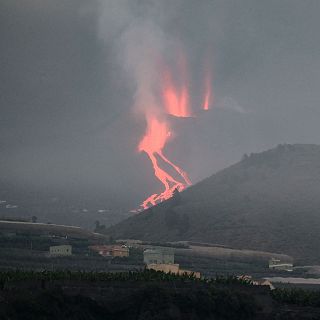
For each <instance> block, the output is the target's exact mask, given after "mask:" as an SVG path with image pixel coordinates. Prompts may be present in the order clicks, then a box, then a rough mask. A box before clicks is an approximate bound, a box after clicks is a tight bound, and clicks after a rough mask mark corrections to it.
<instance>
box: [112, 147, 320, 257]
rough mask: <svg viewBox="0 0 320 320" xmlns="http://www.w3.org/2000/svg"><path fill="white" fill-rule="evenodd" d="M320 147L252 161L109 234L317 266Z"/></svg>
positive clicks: (265, 154)
mask: <svg viewBox="0 0 320 320" xmlns="http://www.w3.org/2000/svg"><path fill="white" fill-rule="evenodd" d="M319 190H320V146H318V145H306V144H295V145H279V146H278V147H276V148H274V149H271V150H268V151H265V152H262V153H256V154H251V155H245V156H244V157H243V159H242V160H241V161H240V162H238V163H236V164H235V165H233V166H230V167H228V168H226V169H224V170H222V171H220V172H218V173H216V174H214V175H213V176H211V177H209V178H207V179H205V180H203V181H202V182H200V183H197V184H195V185H194V186H191V187H189V188H188V189H186V190H185V191H183V192H181V193H180V194H179V196H178V197H176V196H175V197H173V198H171V199H169V200H167V201H164V202H162V203H160V204H158V205H156V206H154V207H151V208H149V209H148V210H145V211H143V212H142V213H140V214H137V215H135V216H133V217H131V218H129V219H127V220H124V221H122V222H120V223H119V224H117V225H115V226H113V227H111V228H109V229H108V230H107V232H108V233H109V234H110V235H112V236H113V237H115V238H122V239H124V238H131V239H141V240H148V241H177V240H191V241H200V242H211V243H217V244H222V245H226V246H230V247H234V248H246V249H253V250H264V251H270V252H278V253H284V254H289V255H291V256H293V257H294V258H295V259H298V260H299V259H302V260H303V261H304V262H306V261H308V262H310V263H311V262H312V263H319V262H320V251H319V250H318V249H319V243H320V215H319V211H320V197H319Z"/></svg>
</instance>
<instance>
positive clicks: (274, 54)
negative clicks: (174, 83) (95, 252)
mask: <svg viewBox="0 0 320 320" xmlns="http://www.w3.org/2000/svg"><path fill="white" fill-rule="evenodd" d="M319 7H320V2H319V1H318V0H305V1H300V0H281V1H278V0H270V1H261V2H257V1H255V0H244V1H238V0H231V1H224V0H203V1H193V0H185V1H176V0H170V1H165V0H164V1H147V0H145V1H144V0H130V1H129V0H128V1H122V0H119V1H92V2H90V3H88V2H87V1H79V0H77V1H76V0H70V1H68V2H59V1H52V0H50V1H49V0H42V1H37V0H26V1H23V2H21V1H18V0H5V1H1V3H0V36H1V39H2V41H1V56H0V65H1V72H0V77H1V79H0V83H1V90H0V91H1V95H0V108H1V110H0V111H1V115H0V123H1V125H0V145H1V157H0V170H1V172H0V173H1V182H2V183H3V184H4V185H6V184H7V183H8V182H10V183H14V184H15V185H17V186H18V185H22V186H24V187H27V188H28V187H30V186H46V187H48V188H49V187H52V188H55V189H64V190H70V189H73V190H79V189H81V190H82V189H83V190H85V191H86V192H90V190H91V189H92V190H93V189H94V190H95V191H94V192H95V193H96V192H98V191H97V190H99V192H100V193H101V194H102V195H104V196H105V197H106V199H107V198H108V195H109V194H112V195H114V194H116V195H118V197H119V199H120V200H119V203H121V205H124V206H127V207H130V208H132V207H134V206H136V204H137V203H139V202H140V201H141V200H142V199H143V198H144V197H145V195H146V194H147V193H148V190H150V189H154V188H156V186H157V185H158V183H157V182H156V181H155V180H154V179H153V177H152V176H151V175H150V177H149V176H148V175H147V172H150V171H151V168H149V167H148V166H149V164H148V161H147V159H143V157H142V156H141V155H140V154H138V153H137V150H136V146H137V143H138V140H139V138H140V137H141V135H142V134H143V131H144V124H143V123H142V121H141V119H140V117H139V116H136V115H135V114H133V115H132V106H133V105H134V104H135V101H136V98H137V95H136V94H137V92H139V88H138V87H137V82H136V81H135V79H137V77H138V78H139V83H147V84H148V85H149V86H150V87H154V86H156V85H157V83H156V82H157V77H158V74H156V73H153V72H154V71H155V70H156V69H155V68H153V64H152V63H151V65H148V66H146V65H145V64H143V66H141V65H140V64H139V60H141V58H142V57H144V55H146V58H145V59H144V61H149V60H150V59H148V57H149V55H150V50H153V49H156V50H155V51H159V52H160V53H161V54H163V55H164V56H166V57H167V56H170V53H171V52H172V51H174V50H175V48H176V46H181V47H183V49H184V50H185V51H186V53H187V57H188V61H189V64H190V74H191V75H192V86H191V87H192V88H193V89H191V94H192V96H193V99H194V101H195V102H194V104H196V101H197V99H198V98H197V95H198V92H199V90H200V89H199V87H200V86H201V85H202V84H201V76H202V75H201V72H202V71H201V68H202V67H201V64H202V61H204V59H206V56H207V55H208V51H209V62H210V64H212V67H213V74H214V78H213V88H214V94H215V98H216V99H217V101H225V100H227V101H228V99H229V98H228V97H232V99H233V101H236V104H235V103H229V104H227V107H225V108H216V109H213V110H212V111H210V112H208V113H206V114H204V113H200V114H199V115H198V117H197V119H196V120H190V119H188V120H185V122H183V123H180V127H179V132H177V136H176V139H175V141H173V142H172V144H171V145H170V146H168V152H170V154H171V155H172V156H173V158H175V159H184V163H183V166H184V168H185V169H186V170H187V171H188V172H189V173H190V175H191V179H192V180H193V181H198V180H199V179H201V178H204V177H206V176H208V175H211V174H212V173H213V172H214V171H216V170H218V169H221V168H223V167H225V166H226V165H228V164H230V163H233V162H235V161H237V160H238V159H240V158H241V155H242V154H243V153H246V152H249V153H250V152H255V151H260V150H263V149H266V148H269V147H272V146H274V145H277V144H279V143H284V142H287V143H319V141H320V129H319V120H320V110H319V100H320V93H319V90H318V83H319V82H320V75H319V72H317V70H319V67H320V58H319V55H318V52H319V50H320V41H319V34H318V30H319V28H320V21H319V19H318V12H319V9H320V8H319ZM141 34H142V35H143V36H142V37H140V35H141ZM177 42H179V43H177ZM125 46H129V48H130V50H124V49H125ZM208 48H209V50H208ZM126 52H129V55H127V54H126ZM150 61H151V62H152V61H153V60H152V59H151V60H150ZM140 80H141V82H140ZM137 90H138V91H137ZM150 90H151V89H150ZM148 94H149V93H148V92H144V93H143V96H147V95H148ZM149 99H153V97H152V96H151V97H150V98H149ZM147 100H148V99H147ZM229 100H230V99H229ZM144 101H146V100H144ZM229 102H230V101H229ZM147 103H148V104H149V101H148V102H147ZM139 105H142V104H141V103H139ZM240 106H241V107H240ZM194 107H196V106H194ZM143 108H144V107H143ZM231 109H234V110H231ZM135 110H136V111H138V113H139V112H140V111H139V109H138V110H137V109H135ZM235 111H238V112H235ZM242 111H245V112H242ZM248 111H249V112H248ZM187 121H189V122H188V123H187ZM190 121H191V122H190ZM132 186H134V187H132ZM124 202H125V204H123V203H124Z"/></svg>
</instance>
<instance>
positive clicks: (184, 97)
mask: <svg viewBox="0 0 320 320" xmlns="http://www.w3.org/2000/svg"><path fill="white" fill-rule="evenodd" d="M151 3H152V5H151V6H150V7H148V6H146V7H144V11H146V13H145V15H144V17H141V16H140V15H139V17H136V16H135V14H134V10H131V9H132V8H131V7H130V4H131V2H130V1H121V2H120V1H108V6H107V7H105V11H104V14H102V24H101V26H102V27H103V28H106V29H108V31H109V34H108V36H109V37H115V36H116V37H117V38H119V41H118V45H119V47H117V48H115V51H116V54H117V56H118V57H119V59H120V62H121V65H122V67H123V68H124V70H125V71H126V72H127V74H128V77H129V78H130V79H132V80H133V81H132V82H133V83H134V85H135V87H134V91H135V95H134V106H133V107H134V110H135V112H136V113H138V114H140V115H142V116H143V118H144V119H145V123H146V129H145V134H144V135H143V137H141V139H140V142H139V144H138V151H139V152H145V153H146V154H147V155H148V158H149V159H150V161H151V163H152V166H153V173H154V175H155V177H156V178H157V179H158V180H159V181H160V182H161V184H162V185H163V191H162V192H159V193H154V194H152V195H150V196H148V197H147V199H146V200H144V201H143V202H142V204H141V208H142V209H147V208H148V207H150V206H152V205H155V204H157V203H159V202H161V201H163V200H166V199H168V198H170V197H171V196H172V193H173V191H174V190H175V189H177V190H179V191H182V190H184V189H185V188H186V187H188V186H190V185H191V180H190V178H189V177H188V174H187V173H186V172H185V171H184V170H183V169H182V168H181V167H180V165H179V164H177V163H174V162H173V161H172V160H170V157H169V156H168V155H166V152H165V148H166V145H167V144H168V143H169V142H170V139H172V137H173V133H174V128H173V127H172V125H170V122H169V120H168V118H169V116H171V117H172V116H174V117H176V118H185V117H193V116H194V114H195V113H193V110H192V108H191V101H193V103H194V100H192V99H191V97H190V86H191V83H192V82H191V80H192V77H191V76H190V74H189V70H188V61H187V54H186V53H185V50H183V49H184V48H183V45H182V43H181V42H180V41H179V40H178V39H176V38H175V37H173V36H171V35H168V34H167V33H165V32H164V31H163V28H162V27H161V26H162V25H163V17H161V15H159V13H158V12H161V10H159V6H160V4H159V2H158V1H151ZM150 16H152V19H150ZM115 17H118V20H117V21H115ZM105 21H106V23H105ZM108 21H112V22H113V25H112V27H113V29H112V28H110V25H109V24H108ZM115 25H116V26H117V27H116V28H114V26H115ZM100 29H101V28H100ZM110 29H112V30H113V31H114V33H113V34H112V32H111V33H110ZM103 37H104V38H105V34H103ZM204 61H207V60H204ZM199 65H200V66H201V63H200V64H199ZM211 79H212V77H211V68H210V67H209V66H205V74H204V77H203V80H202V84H203V87H204V88H203V89H202V90H201V94H200V95H199V96H202V98H201V100H202V101H197V106H198V108H197V109H198V110H199V109H203V110H208V109H209V108H210V106H212V89H211Z"/></svg>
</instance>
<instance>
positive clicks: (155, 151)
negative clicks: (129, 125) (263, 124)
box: [138, 55, 212, 209]
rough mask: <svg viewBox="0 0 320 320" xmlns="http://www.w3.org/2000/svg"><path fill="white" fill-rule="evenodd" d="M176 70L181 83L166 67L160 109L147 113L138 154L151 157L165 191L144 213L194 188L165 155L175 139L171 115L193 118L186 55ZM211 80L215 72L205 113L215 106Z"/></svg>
mask: <svg viewBox="0 0 320 320" xmlns="http://www.w3.org/2000/svg"><path fill="white" fill-rule="evenodd" d="M176 68H177V70H176V71H178V75H179V76H180V77H179V81H177V78H174V77H173V74H172V72H171V70H170V68H168V67H167V66H165V65H162V70H163V72H162V76H161V77H160V78H161V82H162V85H161V86H160V99H159V100H160V103H159V106H158V107H157V108H153V107H154V106H150V109H149V111H146V113H145V117H146V122H147V128H146V132H145V134H144V136H143V137H142V139H141V141H140V143H139V146H138V150H139V151H140V152H145V153H146V154H147V155H148V157H149V159H150V161H151V163H152V166H153V171H154V175H155V177H156V178H157V179H158V180H159V181H160V182H161V183H162V185H163V187H164V191H163V192H161V193H154V194H152V195H150V196H149V197H148V198H147V199H146V200H144V201H143V202H142V204H141V207H142V209H147V208H149V207H151V206H153V205H156V204H157V203H160V202H162V201H164V200H166V199H169V198H170V197H171V196H172V194H173V192H174V190H176V189H177V190H178V191H182V190H184V189H185V188H186V187H188V186H190V185H191V181H190V179H189V176H188V174H187V173H186V172H185V171H184V170H183V169H181V168H180V167H179V166H178V165H177V164H175V163H174V162H173V161H171V160H170V159H169V158H168V157H167V156H166V155H165V154H164V149H165V146H166V144H167V143H168V141H169V139H170V137H171V136H172V128H170V125H169V122H168V116H167V115H171V116H174V117H178V118H185V117H191V116H192V112H191V108H190V99H189V90H188V88H189V85H188V84H189V81H188V72H187V64H186V59H185V57H184V56H183V55H180V56H179V59H178V63H177V65H176ZM211 80H212V79H211V72H210V70H208V72H206V76H205V77H204V91H203V92H204V100H203V102H202V109H203V110H208V109H209V108H210V105H211V104H212V89H211ZM151 110H157V112H151Z"/></svg>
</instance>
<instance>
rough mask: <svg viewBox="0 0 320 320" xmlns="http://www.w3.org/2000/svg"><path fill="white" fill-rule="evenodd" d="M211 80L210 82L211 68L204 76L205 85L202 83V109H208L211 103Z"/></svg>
mask: <svg viewBox="0 0 320 320" xmlns="http://www.w3.org/2000/svg"><path fill="white" fill-rule="evenodd" d="M211 82H212V76H211V70H209V71H208V72H207V75H206V77H205V85H204V87H205V88H204V90H205V94H204V101H203V105H202V108H203V110H209V108H210V107H211V106H212V104H213V94H212V86H211Z"/></svg>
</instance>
